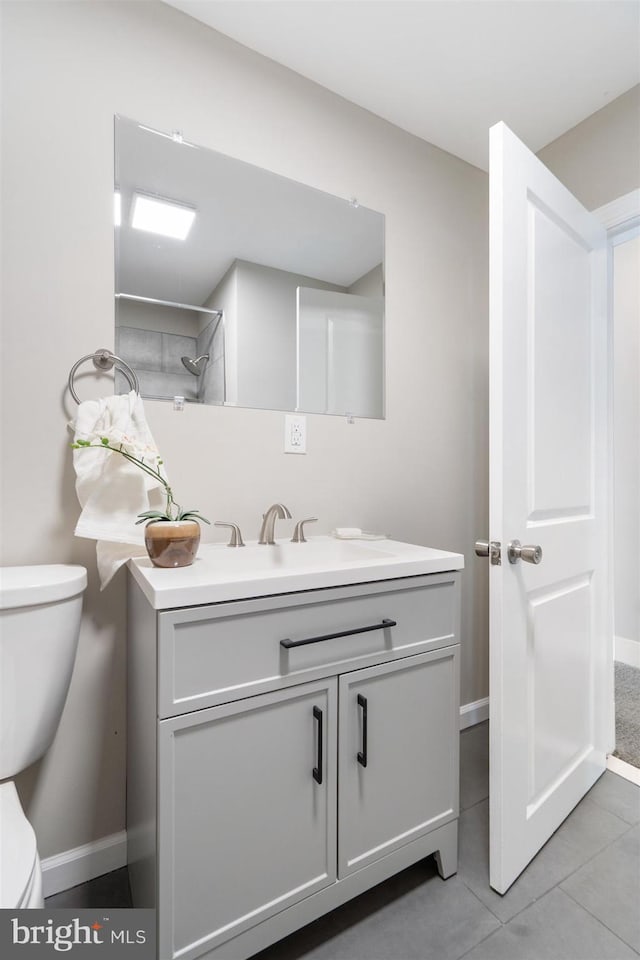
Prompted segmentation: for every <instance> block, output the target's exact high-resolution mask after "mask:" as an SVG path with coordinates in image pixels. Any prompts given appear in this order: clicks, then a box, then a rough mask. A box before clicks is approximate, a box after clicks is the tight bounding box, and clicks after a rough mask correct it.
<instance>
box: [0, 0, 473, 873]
mask: <svg viewBox="0 0 640 960" xmlns="http://www.w3.org/2000/svg"><path fill="white" fill-rule="evenodd" d="M2 14H3V20H4V29H3V48H4V49H3V90H4V103H3V127H4V129H3V144H4V149H3V152H4V157H3V197H2V209H3V218H2V221H3V222H2V229H3V254H4V286H3V291H2V294H3V318H4V321H5V327H4V329H3V351H2V365H3V366H2V377H1V379H2V389H3V391H4V404H3V421H2V445H3V446H2V449H3V451H4V452H5V456H4V461H3V496H2V498H1V508H2V562H3V563H34V562H38V561H39V562H51V561H73V562H80V563H84V564H86V565H87V567H88V568H89V579H90V585H89V589H88V591H87V594H86V598H85V611H84V618H83V625H82V631H81V637H80V647H79V652H78V658H77V663H76V668H75V673H74V677H73V681H72V686H71V691H70V696H69V700H68V703H67V707H66V709H65V714H64V717H63V720H62V724H61V727H60V729H59V732H58V736H57V738H56V741H55V744H54V746H53V748H52V750H51V752H50V754H49V755H48V756H47V758H46V759H45V761H44V762H43V763H42V764H40V766H39V767H36V768H35V769H33V770H31V771H29V772H27V774H26V775H25V776H23V777H22V778H21V781H20V790H21V794H22V797H23V800H24V801H25V804H26V807H27V810H28V813H29V815H30V816H31V818H32V822H33V824H34V827H35V829H36V832H37V834H38V838H39V846H40V851H41V854H42V856H44V857H47V856H50V855H52V854H54V853H58V852H59V851H62V850H66V849H69V848H72V847H74V846H76V845H79V844H82V843H86V842H88V841H90V840H92V839H93V838H98V837H101V836H104V835H107V834H110V833H113V832H116V831H118V830H120V829H122V828H123V826H124V800H125V779H124V778H125V765H124V758H125V737H126V729H125V708H124V691H125V669H124V651H125V643H126V637H125V587H124V577H123V575H121V574H120V575H119V576H118V578H117V580H116V581H115V582H114V583H112V584H111V585H110V586H109V587H108V588H107V590H106V591H105V592H104V593H103V594H100V592H99V589H98V585H97V579H96V568H95V560H94V557H95V550H94V545H93V543H92V542H90V541H82V540H78V539H76V538H74V536H73V527H74V524H75V521H76V519H77V516H78V513H79V508H78V503H77V500H76V497H75V491H74V477H73V471H72V466H71V454H70V450H69V447H68V443H69V439H70V437H69V435H68V432H67V421H68V420H69V418H70V417H71V416H72V415H73V413H74V407H73V402H72V401H71V400H70V398H69V396H68V394H67V392H66V389H65V387H66V382H67V376H68V373H69V368H70V367H71V365H72V364H73V363H74V362H75V361H76V360H77V359H78V358H79V357H81V356H83V355H84V354H86V353H89V352H91V351H92V350H94V349H96V348H97V347H101V346H109V347H113V343H114V319H113V276H114V264H113V223H112V217H113V116H114V114H115V113H121V114H123V115H124V116H127V117H133V118H136V119H138V120H140V121H141V122H144V123H146V124H148V125H149V126H151V127H154V128H157V129H161V130H172V129H175V128H180V129H181V130H182V131H183V133H184V135H185V137H186V138H187V139H189V140H192V141H194V142H196V143H201V144H203V145H205V146H207V147H210V148H212V149H214V150H219V151H222V152H224V153H228V154H230V155H233V156H236V157H239V158H241V159H243V160H246V161H248V162H250V163H254V164H258V165H260V166H263V167H265V168H267V169H269V170H273V171H275V172H277V173H279V174H282V175H284V176H288V177H292V178H294V179H296V180H300V181H302V182H304V183H307V184H310V185H311V186H314V187H317V188H318V189H321V190H325V191H328V192H329V193H333V194H336V195H339V196H343V197H351V196H357V197H358V198H359V200H360V202H361V203H362V204H364V205H365V206H367V207H370V208H373V209H375V210H379V211H381V212H382V213H384V214H385V216H386V251H387V259H386V267H385V273H386V295H387V300H386V315H387V338H386V346H387V419H386V420H384V421H375V420H371V421H356V422H355V424H353V425H350V424H348V423H347V422H346V420H344V419H342V418H336V417H322V416H309V417H308V419H307V427H308V431H307V449H308V453H307V455H306V456H301V457H291V456H285V455H284V453H283V449H282V447H283V433H284V431H283V414H282V413H277V412H270V411H256V410H243V409H236V408H218V407H209V406H203V405H200V404H190V405H187V406H186V409H185V410H184V412H182V413H176V412H174V411H173V409H172V405H171V404H170V403H161V402H148V403H147V404H146V410H147V416H148V419H149V422H150V426H151V429H152V431H153V433H154V436H155V438H156V441H157V442H158V445H159V447H160V450H161V452H162V455H163V458H164V460H165V462H166V466H167V470H168V473H169V476H170V478H171V480H172V485H173V487H174V489H175V490H176V494H177V496H178V498H179V499H180V501H181V502H187V501H188V502H189V504H193V505H194V506H197V507H198V508H200V509H201V510H202V512H203V513H204V514H205V516H208V517H210V518H211V519H212V520H213V519H225V520H235V521H237V522H239V523H240V524H241V526H242V530H243V534H244V536H245V537H246V538H247V539H255V537H256V535H257V531H258V528H259V522H260V518H261V514H262V512H263V511H264V509H265V507H266V506H268V505H269V504H270V503H272V502H273V501H274V500H281V501H283V502H284V503H286V504H287V506H288V507H289V508H290V509H291V512H292V513H293V515H294V517H301V516H311V515H313V516H318V517H319V518H320V521H319V523H318V524H317V525H316V529H317V532H318V533H322V532H328V531H330V530H331V529H332V528H333V527H335V526H352V525H355V526H361V527H363V528H368V529H377V530H384V531H386V532H388V533H390V534H392V535H393V536H394V537H397V538H399V539H403V540H409V541H415V542H417V543H423V544H430V545H433V546H435V547H442V548H447V549H451V550H458V551H463V552H464V553H465V554H466V556H467V563H468V566H467V570H466V571H465V574H464V600H463V604H464V611H463V632H462V635H463V646H464V649H463V677H462V698H463V701H473V700H476V699H478V698H481V697H483V696H485V695H486V694H487V603H486V591H487V570H486V566H485V565H484V564H477V565H476V564H475V562H474V560H473V558H472V544H473V541H474V539H475V538H476V537H477V536H480V535H485V534H486V532H487V506H486V505H487V343H488V336H487V288H486V273H487V263H486V243H487V241H486V234H487V223H486V218H487V183H486V176H485V175H484V174H483V173H482V172H480V171H479V170H477V169H475V168H473V167H471V166H469V165H467V164H465V163H463V162H462V161H459V160H457V159H455V158H454V157H452V156H450V155H448V154H446V153H444V152H442V151H440V150H438V149H436V148H435V147H432V146H430V145H428V144H426V143H424V142H422V141H420V140H418V139H416V138H414V137H412V136H410V135H409V134H407V133H405V132H403V131H401V130H399V129H397V128H395V127H393V126H391V125H390V124H388V123H386V122H384V121H382V120H380V119H378V118H376V117H375V116H373V115H372V114H370V113H368V112H366V111H364V110H361V109H359V108H357V107H355V106H353V105H352V104H350V103H348V102H347V101H345V100H342V99H341V98H339V97H337V96H335V95H333V94H331V93H329V92H328V91H326V90H324V89H322V88H320V87H318V86H316V85H314V84H313V83H311V82H308V81H306V80H304V79H302V78H301V77H299V76H298V75H296V74H294V73H291V72H290V71H288V70H286V69H285V68H283V67H280V66H278V65H277V64H275V63H274V62H272V61H269V60H267V59H264V58H262V57H260V56H258V55H256V54H254V53H252V52H251V51H249V50H247V49H245V48H243V47H241V46H239V45H238V44H236V43H234V42H232V41H230V40H228V39H226V38H224V37H221V36H220V35H218V34H216V33H215V32H213V31H211V30H208V29H207V28H205V27H203V26H202V25H201V24H198V23H197V22H196V21H194V20H192V19H190V18H188V17H186V16H184V15H182V14H181V13H179V12H178V11H176V10H174V9H172V8H170V7H167V6H164V5H162V4H158V3H155V2H148V3H129V2H121V3H110V2H107V3H101V2H96V3H93V2H92V3H57V2H52V3H48V2H47V3H38V2H34V3H22V2H17V3H14V2H5V3H3V4H2ZM45 347H46V348H45ZM25 353H28V354H29V356H30V365H31V366H30V370H29V372H28V374H25V372H24V370H23V369H22V368H21V367H20V365H19V364H18V363H17V362H16V358H19V357H20V356H24V355H25ZM25 391H28V394H29V397H28V399H27V400H25V399H24V397H25ZM100 391H102V392H103V393H107V392H108V386H107V383H106V378H101V379H100V380H99V381H98V380H97V379H95V380H94V378H93V376H89V377H86V378H83V381H82V389H81V395H82V396H85V397H89V396H97V395H98V393H99V392H100ZM7 452H11V453H10V455H7ZM289 527H290V524H289V523H283V525H282V527H281V535H282V534H284V533H285V531H286V530H287V529H288V528H289ZM314 532H316V531H315V530H314ZM204 535H205V537H206V538H210V539H214V538H215V539H219V538H220V532H219V531H218V530H215V529H214V528H213V527H212V528H208V527H207V528H206V529H205V534H204Z"/></svg>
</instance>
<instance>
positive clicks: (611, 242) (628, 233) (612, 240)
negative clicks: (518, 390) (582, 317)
mask: <svg viewBox="0 0 640 960" xmlns="http://www.w3.org/2000/svg"><path fill="white" fill-rule="evenodd" d="M593 213H594V215H595V216H596V217H598V219H599V220H600V222H601V223H602V225H603V226H604V227H605V228H606V230H607V318H608V327H609V346H608V350H609V413H608V418H609V458H608V459H609V464H608V466H609V515H610V524H609V550H610V557H611V563H610V570H609V589H610V591H611V596H612V597H614V596H615V565H614V556H615V553H614V509H615V503H614V483H613V479H614V477H613V472H614V452H615V448H614V441H615V437H614V433H615V421H614V408H613V392H614V375H615V370H614V352H613V335H614V315H613V283H614V274H613V254H614V249H615V247H617V246H619V245H620V244H622V243H626V242H627V240H630V239H632V237H633V236H637V231H638V229H639V228H640V187H638V188H636V189H635V190H631V191H630V192H629V193H626V194H624V195H623V196H621V197H617V198H616V199H615V200H612V201H611V202H610V203H606V204H604V205H603V206H601V207H598V208H597V209H596V210H594V211H593ZM612 643H613V645H614V649H613V654H614V659H615V629H614V630H613V635H612ZM608 682H609V685H610V695H609V703H610V711H611V720H610V728H611V748H610V750H609V751H608V756H607V769H608V770H611V771H612V772H613V773H617V774H619V775H621V776H624V777H626V778H628V779H629V778H631V779H633V782H635V783H638V785H640V775H638V774H637V771H635V768H633V767H629V765H627V764H622V761H620V760H618V758H617V757H614V756H612V755H611V754H612V753H613V751H614V749H615V678H614V674H613V672H612V675H611V676H610V677H609V678H608ZM621 765H622V767H621ZM622 768H624V769H622ZM629 774H631V777H629Z"/></svg>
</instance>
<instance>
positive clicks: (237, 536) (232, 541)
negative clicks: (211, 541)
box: [214, 520, 245, 547]
mask: <svg viewBox="0 0 640 960" xmlns="http://www.w3.org/2000/svg"><path fill="white" fill-rule="evenodd" d="M214 527H230V528H231V537H230V538H229V543H228V544H227V546H228V547H244V545H245V544H244V540H243V539H242V534H241V533H240V527H239V526H238V524H237V523H225V522H224V521H222V520H216V522H215V523H214Z"/></svg>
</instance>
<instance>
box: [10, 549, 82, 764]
mask: <svg viewBox="0 0 640 960" xmlns="http://www.w3.org/2000/svg"><path fill="white" fill-rule="evenodd" d="M86 586H87V571H86V570H85V568H84V567H80V566H74V565H70V564H40V565H33V566H24V567H2V568H1V569H0V780H6V779H13V777H14V776H15V775H16V774H17V773H19V772H20V770H24V769H25V768H26V767H28V766H29V765H30V764H32V763H34V762H35V761H36V760H38V759H39V758H40V757H41V756H42V755H43V753H45V751H46V750H47V749H48V748H49V746H50V745H51V742H52V741H53V738H54V736H55V733H56V730H57V728H58V723H59V721H60V717H61V715H62V709H63V707H64V704H65V700H66V697H67V691H68V689H69V683H70V681H71V674H72V672H73V664H74V661H75V656H76V649H77V646H78V635H79V632H80V617H81V612H82V594H83V592H84V590H85V588H86Z"/></svg>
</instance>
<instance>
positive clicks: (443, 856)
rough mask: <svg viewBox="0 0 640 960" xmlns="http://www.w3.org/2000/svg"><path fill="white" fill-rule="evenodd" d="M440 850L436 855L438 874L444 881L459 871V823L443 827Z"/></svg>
mask: <svg viewBox="0 0 640 960" xmlns="http://www.w3.org/2000/svg"><path fill="white" fill-rule="evenodd" d="M440 829H441V834H442V838H441V840H440V849H439V850H436V852H435V853H434V857H435V861H436V866H437V868H438V873H439V874H440V876H441V877H442V879H443V880H447V879H448V877H452V876H453V874H454V873H457V871H458V821H457V820H454V821H453V822H452V823H448V824H447V825H446V826H445V827H441V828H440Z"/></svg>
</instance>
